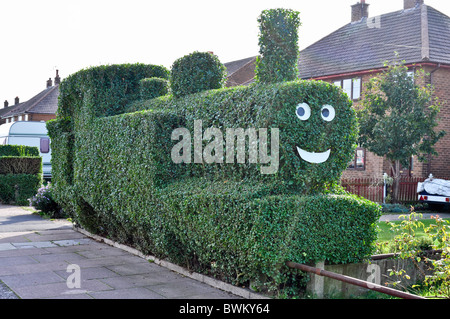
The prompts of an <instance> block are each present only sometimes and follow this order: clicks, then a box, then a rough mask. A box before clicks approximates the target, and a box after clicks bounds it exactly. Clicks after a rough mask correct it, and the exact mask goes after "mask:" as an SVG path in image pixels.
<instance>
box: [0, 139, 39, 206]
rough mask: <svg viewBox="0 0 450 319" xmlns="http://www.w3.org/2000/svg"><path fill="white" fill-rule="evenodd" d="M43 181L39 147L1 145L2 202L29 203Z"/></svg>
mask: <svg viewBox="0 0 450 319" xmlns="http://www.w3.org/2000/svg"><path fill="white" fill-rule="evenodd" d="M41 183H42V158H41V157H40V156H39V149H38V148H37V147H31V146H24V145H0V202H1V203H4V204H11V203H14V204H16V205H28V204H29V203H28V199H29V198H31V197H33V196H34V195H35V194H36V192H37V190H38V189H39V187H40V185H41Z"/></svg>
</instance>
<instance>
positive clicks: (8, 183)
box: [0, 174, 42, 205]
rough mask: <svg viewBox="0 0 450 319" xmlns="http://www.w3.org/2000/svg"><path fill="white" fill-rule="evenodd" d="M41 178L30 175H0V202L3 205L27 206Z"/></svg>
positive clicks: (40, 182)
mask: <svg viewBox="0 0 450 319" xmlns="http://www.w3.org/2000/svg"><path fill="white" fill-rule="evenodd" d="M41 184H42V176H39V175H31V174H7V175H0V201H1V202H2V203H4V204H9V203H15V204H16V205H28V204H29V203H28V199H29V198H32V197H33V196H34V195H35V194H36V192H37V190H38V189H39V187H40V185H41Z"/></svg>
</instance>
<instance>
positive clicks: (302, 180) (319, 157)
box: [271, 81, 358, 189]
mask: <svg viewBox="0 0 450 319" xmlns="http://www.w3.org/2000/svg"><path fill="white" fill-rule="evenodd" d="M279 95H280V100H279V102H278V103H279V104H277V105H278V107H277V109H274V110H273V111H271V112H272V114H274V115H275V116H276V119H277V125H279V126H278V127H279V128H280V172H281V173H282V176H283V177H282V178H283V179H285V180H287V181H289V182H292V183H293V184H295V185H299V186H302V185H303V186H304V187H305V189H306V188H308V187H310V189H313V188H320V187H321V185H329V183H333V182H335V181H338V180H339V179H340V177H341V175H342V172H343V171H344V170H346V169H347V167H348V163H349V162H350V160H351V159H352V158H353V157H354V149H355V147H356V143H357V138H358V123H357V119H356V114H355V111H354V109H353V106H352V102H351V101H350V100H349V99H348V96H347V95H345V94H344V93H343V92H342V90H341V89H340V88H338V87H336V86H334V85H332V84H330V83H326V82H322V81H298V82H293V83H290V84H289V85H288V84H285V86H284V87H283V90H281V91H280V92H279ZM314 185H315V186H314ZM316 186H317V187H316Z"/></svg>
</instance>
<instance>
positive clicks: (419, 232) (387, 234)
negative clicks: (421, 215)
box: [377, 218, 450, 242]
mask: <svg viewBox="0 0 450 319" xmlns="http://www.w3.org/2000/svg"><path fill="white" fill-rule="evenodd" d="M403 220H404V219H399V220H398V221H394V222H391V223H393V224H397V225H398V224H400V223H401V222H402V221H403ZM444 220H448V221H450V219H448V218H446V219H444ZM420 221H421V222H422V223H423V224H424V225H425V226H424V227H420V228H417V229H416V230H415V231H416V237H417V238H423V237H427V236H428V235H427V234H425V232H424V231H423V229H424V228H427V227H429V226H430V225H431V224H436V221H435V220H434V219H431V218H429V219H421V220H420ZM378 227H379V229H380V232H379V233H378V240H377V241H378V242H386V241H390V240H392V239H393V238H394V237H395V236H396V235H397V234H396V233H395V232H393V231H392V230H391V226H390V225H389V224H388V223H387V222H379V223H378Z"/></svg>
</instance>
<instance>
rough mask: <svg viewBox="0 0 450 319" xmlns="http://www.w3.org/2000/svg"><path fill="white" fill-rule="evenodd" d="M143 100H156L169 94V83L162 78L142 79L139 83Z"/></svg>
mask: <svg viewBox="0 0 450 319" xmlns="http://www.w3.org/2000/svg"><path fill="white" fill-rule="evenodd" d="M139 85H140V88H139V90H140V97H141V99H142V100H148V99H154V98H155V97H158V96H163V95H166V94H168V93H169V81H168V80H166V79H161V78H148V79H142V80H141V81H140V82H139Z"/></svg>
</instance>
